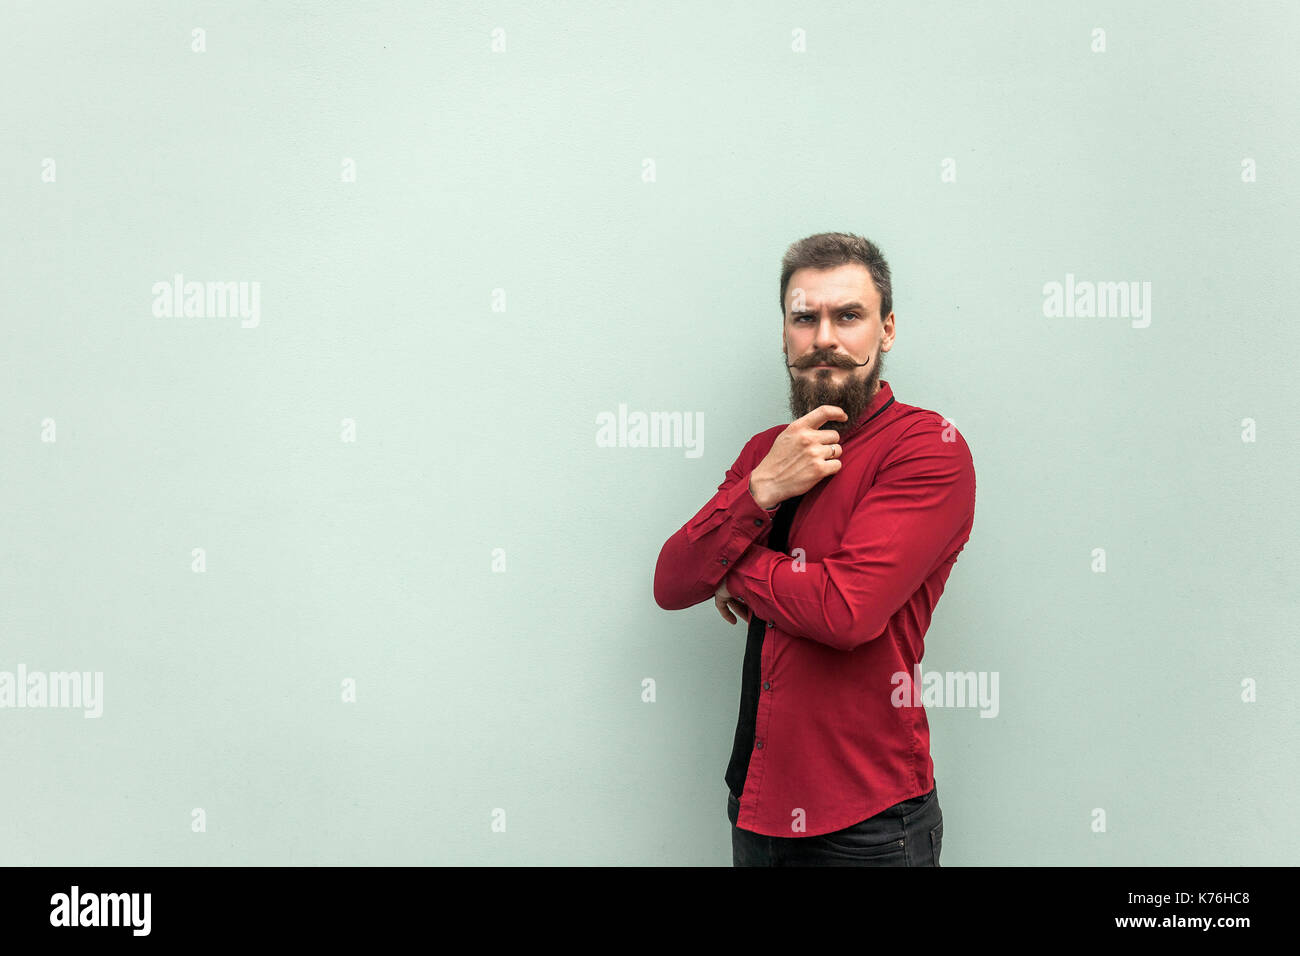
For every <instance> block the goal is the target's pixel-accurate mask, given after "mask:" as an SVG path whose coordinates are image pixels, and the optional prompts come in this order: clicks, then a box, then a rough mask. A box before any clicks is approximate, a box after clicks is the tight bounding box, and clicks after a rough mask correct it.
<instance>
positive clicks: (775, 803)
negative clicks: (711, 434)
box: [654, 380, 975, 837]
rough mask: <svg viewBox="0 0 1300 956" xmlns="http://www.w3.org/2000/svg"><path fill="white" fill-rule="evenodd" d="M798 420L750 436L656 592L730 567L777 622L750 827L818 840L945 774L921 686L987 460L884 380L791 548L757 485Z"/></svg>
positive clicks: (804, 504) (688, 591) (748, 789)
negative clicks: (929, 637)
mask: <svg viewBox="0 0 1300 956" xmlns="http://www.w3.org/2000/svg"><path fill="white" fill-rule="evenodd" d="M785 428H786V425H774V426H773V427H771V428H769V429H767V430H766V431H763V432H760V433H759V434H757V435H755V436H754V437H753V438H751V439H750V440H749V441H748V442H746V443H745V447H744V448H743V449H742V450H741V452H740V457H739V458H737V459H736V461H735V463H734V464H733V465H732V466H731V468H730V469H728V471H727V474H726V478H725V479H724V480H723V482H722V484H721V485H719V486H718V491H717V494H715V495H714V496H713V498H711V499H710V500H709V503H708V504H706V505H705V506H704V507H703V508H702V509H701V510H700V512H699V513H698V514H697V515H696V516H695V517H694V518H692V519H691V520H690V521H688V522H687V523H686V524H685V525H683V526H682V527H681V528H680V529H678V531H677V532H676V533H675V534H673V536H672V537H671V538H669V539H668V541H667V542H666V543H665V544H664V546H663V549H662V550H661V551H660V554H659V561H658V563H657V565H656V567H655V579H654V595H655V601H656V603H658V605H659V606H660V607H662V608H664V609H665V610H680V609H683V608H688V607H692V606H694V605H696V604H699V603H700V602H702V601H710V602H712V599H713V596H714V593H715V592H716V591H717V589H718V585H719V584H720V583H721V582H722V580H723V578H724V577H725V579H726V585H727V590H728V591H729V592H730V593H731V594H732V595H734V596H735V597H738V598H740V599H741V600H743V601H744V602H745V603H746V604H747V605H748V606H749V609H750V611H751V613H752V614H754V615H756V616H758V617H760V618H762V619H764V620H765V621H767V622H768V628H767V631H766V636H765V639H764V641H763V645H762V657H761V678H762V690H761V693H760V695H759V698H758V709H757V717H756V721H755V727H754V738H755V740H754V749H753V750H752V751H751V753H750V758H749V767H748V772H747V775H746V777H745V784H744V790H743V792H742V793H741V794H740V815H739V818H738V820H737V826H739V827H741V828H742V829H745V830H751V831H753V832H755V833H762V834H766V835H768V836H784V837H790V836H816V835H818V834H822V833H829V832H831V831H833V830H840V829H843V828H844V827H847V826H851V825H853V824H855V823H858V822H860V821H862V820H865V819H866V818H867V817H870V816H874V815H875V814H876V813H879V812H880V811H881V810H884V809H885V808H886V807H890V806H893V805H894V804H895V803H899V802H900V801H902V800H907V799H909V798H911V797H915V796H920V795H922V794H925V793H928V792H929V791H930V789H931V788H932V787H933V786H934V765H933V763H932V762H931V760H930V727H929V723H928V722H927V721H926V717H925V709H924V708H923V707H921V706H920V705H919V704H917V703H915V701H914V698H913V694H912V692H911V683H910V682H911V681H912V680H913V678H914V677H915V676H916V675H917V673H919V671H918V670H916V669H914V668H917V667H918V666H919V663H920V661H921V656H922V654H923V653H924V651H925V632H926V630H927V629H928V627H929V625H930V618H931V615H932V614H933V612H934V607H935V605H936V604H937V603H938V602H939V596H940V595H941V594H942V593H943V588H944V583H945V582H946V581H947V579H948V574H949V572H951V571H952V567H953V564H954V563H955V562H956V560H957V554H958V553H959V552H960V551H961V550H962V548H963V546H964V545H965V543H966V541H967V540H968V539H969V538H970V531H971V526H972V524H973V522H974V517H975V466H974V463H973V461H972V460H971V453H970V449H969V448H968V447H967V446H966V442H965V440H964V439H963V438H962V436H961V435H960V434H959V433H958V432H957V430H956V428H955V427H954V426H953V425H952V424H951V423H950V422H948V421H947V419H945V418H944V417H943V416H942V415H940V414H938V413H937V412H932V411H928V410H926V409H923V408H917V407H915V406H912V405H904V404H903V403H901V402H898V401H894V400H893V391H892V389H891V388H890V386H889V383H888V382H887V381H884V380H881V382H880V386H879V388H878V390H877V391H876V394H875V396H874V397H873V398H872V400H871V403H870V404H869V405H868V407H867V409H866V410H865V411H864V412H863V413H862V414H861V416H860V417H859V418H858V419H857V421H856V422H855V423H854V425H853V427H852V428H851V429H850V430H849V431H848V432H847V433H845V434H844V435H843V436H842V437H841V440H840V445H841V447H842V449H843V455H842V457H841V461H842V462H843V464H842V465H841V467H840V470H839V472H837V473H836V474H834V475H831V476H829V477H827V478H823V479H822V480H821V481H819V482H818V483H817V484H816V485H814V486H813V487H812V488H811V489H809V490H808V491H807V492H806V493H805V494H804V495H803V500H802V501H801V502H800V503H799V506H798V510H797V511H796V512H795V514H794V519H793V524H792V525H791V527H790V532H789V545H790V548H791V554H789V555H787V554H782V553H779V552H777V551H773V550H772V549H770V548H767V547H764V542H765V541H766V540H767V536H768V532H769V531H770V530H771V527H772V517H773V515H774V514H775V510H773V511H765V510H764V509H763V508H761V507H759V505H758V503H757V502H756V501H755V500H754V498H753V496H752V495H751V494H750V493H749V473H750V472H751V471H753V469H754V468H755V466H757V465H758V463H759V462H760V461H762V460H763V457H764V456H765V455H766V454H767V452H768V451H769V450H770V449H771V447H772V443H773V442H774V441H776V438H777V436H778V435H779V434H780V433H781V432H782V431H783V430H784V429H785ZM799 549H802V554H801V553H800V551H799ZM791 555H793V557H792V556H791ZM898 674H905V675H906V676H907V681H908V683H904V682H903V681H902V679H901V678H899V677H896V676H895V675H898ZM919 692H920V689H919V688H918V689H917V697H919ZM900 700H903V701H905V703H906V706H896V703H897V702H898V701H900Z"/></svg>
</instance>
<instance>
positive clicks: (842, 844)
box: [727, 785, 943, 866]
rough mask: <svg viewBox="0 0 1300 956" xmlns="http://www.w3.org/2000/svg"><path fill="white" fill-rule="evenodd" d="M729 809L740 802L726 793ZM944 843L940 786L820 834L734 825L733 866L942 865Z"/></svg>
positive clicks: (732, 832) (732, 843)
mask: <svg viewBox="0 0 1300 956" xmlns="http://www.w3.org/2000/svg"><path fill="white" fill-rule="evenodd" d="M727 800H728V803H729V804H730V806H729V809H735V808H737V807H738V806H739V803H740V801H738V800H737V799H736V798H735V797H734V796H733V795H732V794H730V793H728V794H727ZM942 847H943V812H942V811H941V810H940V809H939V788H938V786H937V785H936V786H935V788H934V789H933V790H931V791H930V792H929V793H927V794H925V795H923V796H920V797H912V798H911V799H910V800H904V801H903V802H902V803H896V804H894V805H893V806H892V807H889V808H887V809H885V810H881V811H880V812H879V813H877V814H876V815H875V816H874V817H868V818H867V819H865V820H863V821H862V822H861V823H855V824H853V826H850V827H845V828H844V829H843V830H835V831H833V832H831V833H823V834H821V835H820V836H803V837H797V836H795V837H771V836H764V835H763V834H761V833H754V832H753V831H751V830H742V829H740V828H739V827H737V826H735V825H734V824H732V827H731V862H732V865H733V866H938V865H939V851H940V850H941V849H942Z"/></svg>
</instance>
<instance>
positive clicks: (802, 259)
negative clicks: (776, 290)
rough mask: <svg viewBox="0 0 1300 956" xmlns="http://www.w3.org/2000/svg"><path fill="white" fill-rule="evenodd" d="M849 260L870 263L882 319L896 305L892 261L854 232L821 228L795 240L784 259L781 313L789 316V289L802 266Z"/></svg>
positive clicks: (827, 266)
mask: <svg viewBox="0 0 1300 956" xmlns="http://www.w3.org/2000/svg"><path fill="white" fill-rule="evenodd" d="M848 262H856V263H859V264H860V265H863V266H866V267H867V271H868V272H870V273H871V281H872V282H874V283H875V284H876V288H877V289H878V290H879V291H880V320H881V321H882V322H883V321H884V320H885V316H887V315H889V313H890V312H891V311H892V310H893V308H894V301H893V300H894V297H893V292H892V290H891V289H890V285H889V263H888V262H886V261H885V257H884V255H883V254H882V253H881V251H880V249H878V248H877V247H876V244H875V243H874V242H872V241H871V240H870V239H863V238H862V237H861V236H855V235H854V234H853V233H851V232H819V233H818V234H817V235H815V236H809V237H808V238H806V239H800V240H799V241H798V242H795V243H791V245H790V248H789V249H787V250H786V251H785V255H784V256H783V257H782V259H781V315H782V317H784V316H785V290H786V286H788V285H789V284H790V276H792V275H794V273H795V271H796V270H798V269H834V268H835V267H836V266H842V265H844V264H845V263H848Z"/></svg>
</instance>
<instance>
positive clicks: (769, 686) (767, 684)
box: [763, 680, 772, 690]
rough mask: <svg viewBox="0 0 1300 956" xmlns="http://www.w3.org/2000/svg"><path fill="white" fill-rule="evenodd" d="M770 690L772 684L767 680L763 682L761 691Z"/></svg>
mask: <svg viewBox="0 0 1300 956" xmlns="http://www.w3.org/2000/svg"><path fill="white" fill-rule="evenodd" d="M771 689H772V682H771V681H769V680H765V681H763V690H771Z"/></svg>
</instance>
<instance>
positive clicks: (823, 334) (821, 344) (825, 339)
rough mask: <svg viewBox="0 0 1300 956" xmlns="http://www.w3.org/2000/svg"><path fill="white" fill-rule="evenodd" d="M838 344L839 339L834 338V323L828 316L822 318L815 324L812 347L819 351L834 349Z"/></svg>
mask: <svg viewBox="0 0 1300 956" xmlns="http://www.w3.org/2000/svg"><path fill="white" fill-rule="evenodd" d="M838 344H839V339H837V338H836V337H835V322H834V320H833V319H832V318H831V317H830V316H823V317H822V319H821V321H820V322H818V323H817V336H816V338H815V339H814V340H813V345H815V346H816V347H817V348H819V349H832V350H833V349H834V348H835V346H836V345H838Z"/></svg>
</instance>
